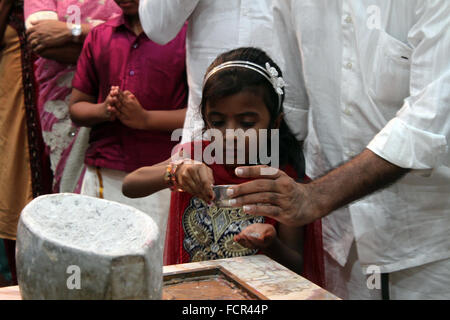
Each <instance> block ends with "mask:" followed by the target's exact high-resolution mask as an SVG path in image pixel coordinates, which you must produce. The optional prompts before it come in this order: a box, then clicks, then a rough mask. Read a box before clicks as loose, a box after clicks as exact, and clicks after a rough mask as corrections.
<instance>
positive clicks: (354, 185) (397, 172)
mask: <svg viewBox="0 0 450 320" xmlns="http://www.w3.org/2000/svg"><path fill="white" fill-rule="evenodd" d="M408 171H409V169H404V168H400V167H398V166H396V165H394V164H392V163H390V162H388V161H386V160H384V159H383V158H381V157H379V156H377V155H376V154H375V153H373V152H372V151H370V150H369V149H366V150H364V151H363V152H362V153H361V154H359V155H358V156H356V157H355V158H354V159H352V160H350V161H349V162H347V163H345V164H344V165H342V166H340V167H338V168H336V169H334V170H332V171H331V172H329V173H328V174H326V175H325V176H323V177H321V178H318V179H316V180H314V181H313V182H311V183H310V184H308V185H305V186H302V187H304V190H305V192H304V197H305V198H304V199H305V202H304V205H305V206H309V207H308V209H309V210H312V211H313V212H312V214H314V215H315V216H316V218H321V217H324V216H326V215H328V214H329V213H331V212H332V211H334V210H336V209H339V208H341V207H343V206H345V205H347V204H349V203H351V202H353V201H355V200H358V199H360V198H362V197H364V196H366V195H368V194H370V193H372V192H375V191H377V190H379V189H382V188H384V187H386V186H388V185H389V184H391V183H393V182H395V181H397V180H398V179H400V178H401V177H402V176H403V175H405V174H406V173H407V172H408Z"/></svg>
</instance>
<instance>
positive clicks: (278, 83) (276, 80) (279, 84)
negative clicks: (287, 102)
mask: <svg viewBox="0 0 450 320" xmlns="http://www.w3.org/2000/svg"><path fill="white" fill-rule="evenodd" d="M266 70H267V73H268V74H269V75H270V78H271V82H272V85H273V88H274V89H275V91H276V92H277V93H278V94H279V95H282V94H283V88H284V86H285V85H286V83H285V82H284V80H283V78H282V77H279V76H278V71H277V69H275V67H272V66H271V65H270V63H268V62H266Z"/></svg>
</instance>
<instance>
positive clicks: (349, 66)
mask: <svg viewBox="0 0 450 320" xmlns="http://www.w3.org/2000/svg"><path fill="white" fill-rule="evenodd" d="M345 67H346V68H347V69H351V68H353V63H351V62H349V63H347V64H346V65H345Z"/></svg>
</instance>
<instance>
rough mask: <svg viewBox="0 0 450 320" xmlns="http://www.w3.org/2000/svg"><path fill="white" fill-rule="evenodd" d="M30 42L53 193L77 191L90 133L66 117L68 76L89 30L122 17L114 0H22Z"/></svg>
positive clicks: (73, 68) (71, 76) (69, 81)
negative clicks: (119, 16) (36, 55)
mask: <svg viewBox="0 0 450 320" xmlns="http://www.w3.org/2000/svg"><path fill="white" fill-rule="evenodd" d="M24 12H25V25H26V28H27V36H28V42H29V44H30V46H31V48H32V50H33V51H34V52H35V53H36V54H38V55H39V56H40V58H39V59H38V60H37V61H36V63H35V76H36V80H37V83H38V84H39V99H38V111H39V115H40V120H41V126H42V131H43V132H42V134H43V138H44V142H45V145H46V150H47V152H48V153H49V154H50V161H51V168H52V171H53V176H54V178H53V191H54V192H73V191H76V189H77V188H76V187H77V183H78V181H79V180H80V176H81V172H82V168H83V159H84V149H85V147H86V146H87V140H86V139H87V137H88V132H85V131H83V130H80V129H79V128H78V127H77V126H75V125H74V124H73V123H72V121H71V120H70V117H69V105H68V103H69V100H70V93H71V91H72V78H73V76H74V73H75V66H76V62H77V59H78V56H79V54H80V52H81V49H82V47H83V41H84V38H85V37H86V36H87V34H88V32H89V31H90V29H91V28H92V27H94V26H96V25H98V24H101V23H103V22H105V21H106V20H109V19H110V18H114V17H116V16H117V15H119V14H120V12H121V11H120V9H119V7H118V6H117V5H116V4H115V3H114V1H113V0H84V1H78V0H25V6H24Z"/></svg>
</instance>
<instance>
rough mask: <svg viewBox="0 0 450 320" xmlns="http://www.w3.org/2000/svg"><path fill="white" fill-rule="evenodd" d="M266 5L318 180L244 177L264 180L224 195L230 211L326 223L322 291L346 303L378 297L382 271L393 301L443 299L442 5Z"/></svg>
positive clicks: (449, 191) (419, 0) (447, 209)
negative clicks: (233, 204)
mask: <svg viewBox="0 0 450 320" xmlns="http://www.w3.org/2000/svg"><path fill="white" fill-rule="evenodd" d="M274 6H275V7H274V22H275V25H276V32H277V34H278V37H279V39H280V44H281V52H282V53H283V56H284V59H285V63H286V68H285V70H284V71H283V72H284V77H285V81H286V82H287V84H288V86H290V87H291V88H290V89H291V91H292V92H297V96H294V97H291V98H292V99H294V101H293V102H292V104H293V105H295V106H296V107H298V108H302V109H303V110H304V114H305V116H304V117H303V120H302V121H301V122H299V123H298V125H299V126H305V125H306V123H308V135H307V138H306V142H305V157H306V166H307V174H308V175H309V176H310V177H311V178H313V179H314V181H313V182H312V183H310V184H308V185H301V184H296V183H295V182H293V181H291V180H289V179H288V178H287V177H286V175H285V174H284V173H282V172H281V171H280V172H278V173H277V174H276V175H274V176H272V177H267V176H265V177H264V176H261V175H260V174H259V171H258V168H242V169H241V170H242V173H241V174H240V175H241V176H247V177H248V176H252V177H256V178H262V179H258V180H255V181H253V182H249V183H247V184H243V185H240V186H238V187H235V188H233V189H232V190H230V193H232V194H233V196H234V197H237V202H236V206H241V205H245V206H244V211H245V212H247V213H250V214H264V215H267V216H271V217H274V218H275V219H277V220H279V221H281V222H285V223H291V224H296V225H302V224H305V223H308V222H310V221H313V220H315V219H317V218H320V217H324V218H323V219H322V223H323V242H324V249H325V251H326V257H325V261H326V266H325V272H326V276H327V279H326V280H327V289H328V290H330V291H332V292H333V293H335V294H336V295H338V296H340V297H342V298H345V299H347V298H348V299H352V298H353V299H362V298H379V297H380V294H381V292H380V291H379V290H371V289H377V288H380V286H379V283H380V281H379V280H380V279H379V278H377V277H378V276H379V274H378V273H377V272H380V273H382V274H383V276H382V277H381V279H382V280H386V281H385V284H388V286H383V287H382V289H383V288H386V287H387V288H389V290H388V291H387V292H386V293H388V294H389V295H390V298H391V299H450V153H449V142H450V58H449V53H450V32H449V30H450V1H447V0H395V1H394V0H336V1H329V0H302V1H295V0H276V1H275V4H274ZM302 92H303V93H302ZM286 99H289V97H288V96H287V97H286ZM306 114H308V116H306ZM299 138H300V139H301V138H302V137H299ZM342 163H344V164H343V165H342ZM334 168H335V169H334ZM238 170H239V168H238ZM273 180H275V183H274V181H273ZM271 199H272V200H271ZM273 199H276V200H273ZM358 199H359V200H358ZM264 202H266V205H265V206H261V205H257V204H258V203H264ZM330 213H331V214H330ZM363 272H364V273H366V276H362V275H363ZM386 275H387V276H386Z"/></svg>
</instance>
